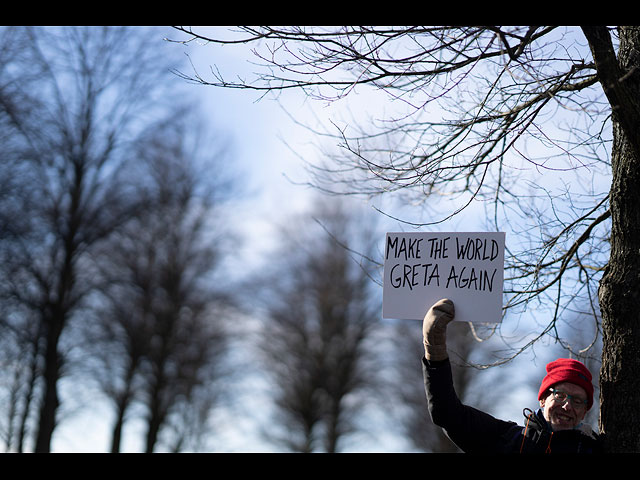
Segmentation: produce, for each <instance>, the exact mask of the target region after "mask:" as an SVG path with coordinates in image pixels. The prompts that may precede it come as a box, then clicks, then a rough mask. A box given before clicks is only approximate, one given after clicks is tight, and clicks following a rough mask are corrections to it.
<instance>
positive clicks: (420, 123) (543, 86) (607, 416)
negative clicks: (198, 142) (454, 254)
mask: <svg viewBox="0 0 640 480" xmlns="http://www.w3.org/2000/svg"><path fill="white" fill-rule="evenodd" d="M179 30H180V31H181V32H182V33H184V34H186V35H187V37H186V38H187V40H186V41H187V42H188V41H192V40H194V39H199V40H205V41H208V42H210V44H215V43H217V44H225V45H227V46H229V45H236V46H238V45H239V46H245V45H249V44H250V45H252V46H255V48H254V52H255V55H256V56H257V57H258V61H259V62H261V63H262V65H261V66H262V68H261V69H260V68H258V72H257V75H256V77H255V78H249V79H247V80H244V79H241V80H239V81H228V79H227V78H226V77H223V76H222V75H221V73H220V71H219V70H214V71H213V73H214V77H213V78H212V79H206V78H204V77H202V76H200V75H199V74H198V73H197V72H196V74H195V75H194V76H193V77H192V78H194V79H196V80H198V81H201V82H203V83H207V84H212V85H217V86H220V87H224V88H245V89H251V90H255V91H258V92H262V93H264V94H266V93H268V92H276V93H279V92H283V91H286V90H294V89H300V90H302V91H304V92H305V94H307V95H309V96H311V97H313V98H316V99H320V100H322V101H323V102H333V101H337V100H340V99H343V98H346V97H348V96H351V95H350V94H351V93H352V92H358V93H361V92H363V91H364V89H365V88H366V87H368V86H370V87H372V89H371V90H374V91H375V92H377V93H379V94H380V95H383V96H386V98H385V99H386V100H390V101H387V102H386V103H385V105H387V106H391V105H392V104H393V106H394V107H393V108H395V110H394V112H395V114H392V115H391V117H392V118H389V116H387V117H385V118H382V119H381V120H380V121H377V120H378V119H376V118H373V119H372V120H370V121H363V120H362V119H360V121H359V122H358V123H359V124H360V125H364V128H362V129H358V128H357V127H356V125H354V124H347V125H345V126H344V127H343V126H339V128H338V129H337V132H336V135H335V136H336V138H338V139H339V142H340V145H341V146H342V147H343V149H344V150H343V151H344V152H345V155H344V157H342V158H336V159H335V160H336V161H335V162H334V163H329V164H327V165H322V166H321V168H318V169H317V170H316V173H318V175H317V176H316V177H315V178H314V183H315V184H316V185H317V186H319V188H323V189H327V190H333V191H335V190H336V189H338V191H339V192H340V193H343V192H344V191H349V192H352V193H354V192H357V193H362V194H366V195H379V194H382V193H387V192H394V193H395V194H396V195H398V196H401V197H402V198H404V199H409V200H412V201H413V203H412V205H414V206H415V205H417V204H420V203H421V204H422V205H424V207H425V208H424V209H422V210H420V211H418V213H419V214H416V213H414V212H415V211H412V212H410V213H407V211H406V210H404V211H403V210H398V212H400V214H399V215H392V214H391V213H388V212H385V213H387V214H388V215H390V216H394V217H403V220H404V221H406V222H407V223H408V224H411V225H413V226H420V227H427V226H433V225H437V224H440V223H442V222H444V221H445V220H447V219H449V218H451V217H452V216H453V215H456V214H458V213H460V212H462V211H465V210H469V209H476V208H477V209H479V211H480V212H481V213H482V215H483V216H484V217H485V218H486V219H487V220H490V222H487V223H488V224H489V223H492V224H493V225H492V226H491V227H490V226H489V225H487V228H495V229H500V230H508V231H509V233H510V237H509V238H513V239H514V240H512V241H510V242H509V252H508V256H507V259H506V270H507V272H506V273H507V275H505V278H506V280H507V282H506V284H505V293H506V301H505V306H506V307H507V308H506V309H505V313H507V314H510V315H515V314H517V313H518V311H524V310H526V309H530V308H532V306H536V307H537V308H545V309H546V310H547V311H546V312H545V315H544V320H542V318H543V317H542V316H541V315H536V319H537V320H538V321H539V323H540V326H539V329H538V334H537V335H534V336H533V337H530V338H526V339H525V340H524V342H523V343H522V344H520V345H514V347H513V351H512V352H511V354H510V355H508V356H507V357H505V358H504V359H503V360H501V361H500V362H503V361H507V360H509V359H510V358H513V357H514V356H515V355H517V354H519V353H520V352H523V351H524V350H526V349H528V348H529V347H530V346H532V345H533V344H535V342H537V341H538V340H539V339H541V338H544V337H546V336H549V335H550V336H554V337H556V338H557V340H558V341H563V339H562V338H560V337H559V336H558V335H557V332H559V331H560V330H561V329H560V328H558V327H559V326H560V325H561V324H562V323H563V322H564V321H565V320H564V319H565V317H566V316H567V314H571V313H572V310H577V309H578V308H581V307H582V306H583V305H590V308H591V309H592V315H593V317H594V318H599V316H598V314H597V310H596V309H597V308H598V307H597V305H598V304H599V307H600V310H601V313H602V333H603V337H604V339H603V351H602V371H601V375H600V386H601V419H600V429H601V431H602V432H604V433H606V438H607V448H608V449H609V450H610V451H638V450H640V446H639V444H638V438H640V434H639V433H638V430H637V428H638V427H637V425H638V424H639V422H635V421H629V419H631V418H635V416H636V413H635V411H636V410H637V409H636V408H633V407H632V406H637V405H639V404H640V388H639V385H638V380H637V377H636V375H635V372H636V371H637V369H638V366H640V365H638V362H640V360H639V359H638V356H637V355H636V354H635V352H637V350H638V344H639V343H640V329H638V328H637V326H635V325H637V318H638V317H637V315H638V314H637V312H638V311H640V309H639V308H638V307H639V305H638V302H639V301H640V300H637V295H635V294H633V293H632V292H634V291H635V290H637V285H638V281H639V278H638V275H639V273H638V272H640V269H639V268H637V267H638V262H639V261H640V254H639V253H638V252H640V250H639V249H638V248H637V247H638V244H639V243H640V240H639V239H640V237H639V235H638V233H637V228H638V227H637V225H638V224H639V222H638V219H637V215H638V213H637V212H638V210H637V208H635V205H637V198H636V195H637V193H636V192H638V191H640V189H638V188H637V185H638V182H639V180H638V176H637V175H636V174H635V172H637V171H639V169H638V168H637V162H638V161H640V157H639V155H640V140H638V132H639V131H640V129H639V128H638V127H639V122H640V106H639V104H638V102H639V101H638V99H639V98H640V95H638V93H639V92H638V90H639V89H640V76H639V75H638V74H637V70H638V67H639V66H640V56H639V55H638V54H637V52H638V50H639V49H640V48H639V46H640V36H639V34H640V30H639V29H638V27H633V26H632V27H625V26H621V27H617V28H609V27H604V26H585V27H574V28H569V27H555V26H547V27H545V26H522V27H517V26H514V27H501V26H482V27H456V28H452V27H437V26H434V27H399V28H395V27H386V28H373V27H341V28H315V27H285V28H277V27H259V28H251V27H241V28H239V29H238V30H237V31H236V32H235V33H234V32H232V34H231V35H227V34H226V33H225V34H223V33H221V32H218V31H213V32H211V31H207V30H202V31H201V30H198V29H191V28H179ZM374 103H376V102H370V104H374ZM438 194H445V195H446V196H447V198H448V199H454V200H455V201H454V202H450V203H448V205H446V206H444V209H443V210H438V209H434V208H432V206H433V205H434V203H433V197H434V196H435V195H438ZM427 199H428V200H427ZM449 206H450V207H449ZM438 207H439V208H442V207H443V205H438ZM475 211H478V210H475ZM421 214H424V215H426V217H425V218H426V220H423V219H422V218H421ZM605 267H606V269H605ZM597 289H599V302H596V301H595V297H596V290H597ZM578 306H579V307H578ZM569 316H570V317H571V318H573V319H575V316H573V315H569ZM623 399H624V400H623Z"/></svg>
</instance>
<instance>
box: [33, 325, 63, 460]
mask: <svg viewBox="0 0 640 480" xmlns="http://www.w3.org/2000/svg"><path fill="white" fill-rule="evenodd" d="M63 324H64V322H63V321H62V320H60V319H57V318H53V319H52V321H51V322H50V324H49V328H48V331H47V337H46V346H45V367H44V394H43V400H42V404H41V406H40V420H39V422H38V436H37V438H36V446H35V452H36V453H49V451H50V450H51V437H52V436H53V430H54V429H55V427H56V412H57V410H58V406H59V405H60V400H59V398H58V378H59V377H60V355H59V353H58V341H59V340H60V334H61V333H62V327H63Z"/></svg>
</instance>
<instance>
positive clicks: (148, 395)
mask: <svg viewBox="0 0 640 480" xmlns="http://www.w3.org/2000/svg"><path fill="white" fill-rule="evenodd" d="M187 111H188V109H187V108H185V109H184V110H183V111H182V112H174V113H173V114H172V115H171V116H170V117H169V118H168V119H167V120H166V121H164V122H159V123H156V124H153V125H152V126H151V127H150V128H149V129H148V130H147V131H146V133H145V134H144V135H142V137H141V140H140V142H139V144H138V146H137V147H136V148H135V155H136V158H137V159H138V164H137V169H136V170H137V173H138V175H137V176H138V178H139V179H140V180H139V185H140V190H141V191H143V192H144V194H143V195H144V201H141V202H140V204H141V205H144V207H143V208H141V209H140V210H139V211H138V213H137V215H136V216H135V217H134V218H132V219H131V220H130V221H129V222H128V223H127V224H126V225H125V226H124V228H122V229H121V230H120V231H119V232H117V233H116V234H115V235H113V236H112V238H111V239H110V241H109V242H105V243H104V244H103V251H102V252H101V255H100V258H101V259H102V262H101V265H102V267H101V272H102V275H103V278H104V279H105V282H104V283H105V285H106V286H107V287H106V288H105V289H104V290H103V291H102V292H101V294H100V295H99V296H97V297H96V303H97V304H98V305H102V307H99V308H98V310H97V312H96V316H97V319H96V322H95V323H96V324H97V325H99V326H100V330H99V331H96V330H95V329H90V330H89V335H90V336H93V338H94V341H93V342H91V344H92V345H93V346H94V348H93V349H92V352H93V355H94V356H95V357H97V358H101V359H102V362H101V367H99V369H98V375H97V376H98V378H99V379H100V383H101V385H102V389H103V391H104V393H105V394H106V395H107V396H108V397H109V398H110V399H111V400H112V401H113V405H114V407H115V411H116V416H115V418H116V420H115V422H114V426H113V434H112V447H111V451H112V452H117V451H119V445H120V437H121V434H122V427H123V424H124V421H125V413H126V411H127V409H129V407H131V406H132V405H133V404H134V402H135V403H138V404H141V405H142V406H144V409H145V410H146V414H145V417H146V421H147V438H146V447H145V449H146V451H147V452H152V451H153V450H154V448H155V447H156V445H157V444H158V441H159V434H160V433H161V431H162V430H163V428H164V427H165V426H167V425H168V422H169V421H171V426H172V428H173V430H174V431H175V432H178V434H177V435H178V439H177V440H176V439H174V440H171V442H172V443H173V444H174V447H173V449H176V448H180V447H181V446H183V445H184V444H185V443H187V442H189V441H190V440H193V438H187V437H189V436H191V435H190V434H189V432H190V431H195V430H194V429H193V428H192V427H194V426H199V427H201V428H204V427H205V425H206V420H207V417H208V415H209V413H210V411H211V409H212V408H213V407H214V406H215V405H216V402H217V400H218V399H219V398H220V397H221V395H220V393H219V391H218V390H220V388H219V385H220V382H221V381H224V380H225V379H226V378H225V374H226V373H228V370H227V368H226V366H225V365H224V364H223V363H224V356H225V353H226V350H227V344H228V339H227V337H228V333H227V332H226V330H225V322H226V321H227V317H228V315H229V314H228V312H227V310H228V309H229V308H230V307H231V306H232V301H231V296H230V288H231V286H230V285H228V284H225V285H220V283H219V282H216V276H217V272H218V271H219V270H220V268H221V262H222V260H223V259H224V256H225V252H226V251H227V249H228V248H229V247H230V246H231V245H232V244H233V243H232V242H233V235H232V232H231V230H230V228H229V227H228V219H227V218H226V217H225V216H224V215H223V214H222V210H221V209H222V208H223V206H224V205H225V201H226V200H228V199H229V198H230V196H231V195H232V194H233V193H234V190H233V189H232V186H231V180H230V178H231V177H230V175H228V174H225V171H227V170H228V169H227V168H225V162H224V160H225V156H224V153H225V144H224V143H222V144H221V143H219V142H220V140H219V139H213V140H211V139H207V138H206V137H200V136H198V135H196V134H195V133H194V132H196V131H197V128H196V127H197V125H198V122H197V117H196V116H195V115H186V112H187ZM215 141H217V142H218V145H216V144H215V143H213V142H215ZM213 171H215V172H216V173H215V175H211V174H210V172H213ZM203 400H204V401H203ZM196 403H198V404H199V407H198V408H194V412H198V415H196V419H195V420H193V419H191V417H193V415H189V412H188V410H189V409H190V408H192V407H195V406H196ZM177 410H181V411H182V412H183V413H186V415H174V412H176V411H177ZM179 416H180V417H181V418H182V420H180V419H179V418H178V417H179ZM179 420H180V421H179ZM183 420H189V421H191V423H192V425H191V427H189V428H186V423H184V422H183ZM194 421H196V422H197V423H196V424H195V425H194V423H193V422H194ZM196 430H197V429H196ZM192 448H195V446H193V445H192Z"/></svg>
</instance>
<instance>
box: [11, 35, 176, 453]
mask: <svg viewBox="0 0 640 480" xmlns="http://www.w3.org/2000/svg"><path fill="white" fill-rule="evenodd" d="M1 34H2V42H3V44H2V45H1V46H0V51H3V52H5V51H8V50H9V49H10V48H14V47H15V46H16V45H19V46H20V50H19V51H18V52H17V54H16V55H11V56H9V58H8V62H6V63H3V68H2V79H1V80H0V83H1V84H2V92H1V96H2V100H1V101H0V118H1V120H0V121H1V123H2V124H3V126H4V127H5V128H3V134H2V142H3V145H2V151H3V152H5V151H6V152H9V153H10V154H9V155H6V156H5V155H4V153H3V158H2V173H3V180H2V184H5V182H6V181H7V180H6V177H5V176H4V174H11V180H10V182H11V185H12V186H15V188H12V189H11V193H12V194H13V195H12V196H11V198H7V199H3V202H4V200H6V202H4V203H5V204H7V205H8V204H10V205H11V207H12V208H11V212H13V213H14V215H12V216H11V217H5V216H3V225H7V228H8V231H9V232H10V238H11V240H12V241H11V242H6V243H4V240H3V246H4V247H6V248H3V250H2V252H3V258H2V264H3V275H4V281H3V285H2V287H3V288H2V290H3V296H4V298H7V299H11V301H12V302H15V303H17V304H19V305H21V306H22V307H24V308H27V309H28V310H29V311H31V312H35V313H36V314H37V316H38V322H39V324H40V328H38V329H36V333H37V334H38V335H40V337H39V338H37V339H35V338H34V339H33V342H34V344H36V343H37V344H38V353H37V355H38V356H39V358H40V359H41V370H39V373H41V377H40V378H41V379H42V382H43V383H42V390H41V394H42V396H41V398H40V401H39V408H40V411H39V414H38V415H39V419H38V421H37V424H38V431H37V436H36V442H35V447H34V448H35V450H36V451H38V452H47V451H49V450H50V445H51V438H52V435H53V432H54V429H55V427H56V422H57V419H56V413H57V411H58V407H59V405H60V398H59V392H58V381H59V379H60V378H61V377H62V375H63V374H64V373H65V354H64V349H63V348H61V345H62V343H61V342H70V341H71V338H70V337H69V335H68V334H67V333H68V326H69V324H70V321H71V319H72V317H73V316H74V314H75V313H77V312H78V311H79V310H78V309H79V308H80V306H81V304H82V301H83V300H84V299H85V298H86V296H87V294H88V293H89V292H91V291H92V289H93V288H94V286H95V282H94V275H93V272H92V267H91V260H92V257H91V256H92V253H93V251H94V249H95V248H96V246H97V245H99V243H100V242H101V241H103V240H104V239H105V238H107V237H108V236H109V235H110V234H111V233H113V232H114V230H116V229H117V228H119V227H120V226H121V225H122V223H123V222H124V221H126V220H127V219H128V218H130V216H131V215H132V214H133V213H134V212H135V208H134V207H135V206H134V205H132V204H131V201H130V200H131V198H132V197H131V196H129V195H128V193H129V190H128V189H129V187H130V186H131V185H132V182H131V181H130V180H131V178H130V177H127V174H126V172H125V166H126V163H127V160H131V159H132V158H131V157H130V156H127V154H126V149H127V148H128V147H129V146H130V145H131V144H132V143H131V142H135V139H136V135H137V132H139V130H140V124H141V123H143V122H144V121H145V117H146V116H147V115H148V117H146V118H147V119H148V118H153V115H155V113H157V112H158V111H159V110H160V108H161V105H162V102H161V101H158V98H157V97H156V93H158V92H159V91H160V87H164V86H166V85H163V83H162V82H161V81H160V79H161V78H163V77H164V78H165V79H166V78H167V76H168V75H170V67H171V66H174V65H172V64H170V63H169V61H168V57H167V56H166V55H165V54H163V52H161V49H150V48H148V40H149V38H151V37H150V35H152V33H151V32H149V31H146V30H145V29H138V30H135V29H126V28H108V27H90V28H76V27H68V28H45V27H41V28H5V27H3V28H2V31H1ZM5 146H6V147H7V148H5ZM18 321H19V320H14V325H16V323H15V322H18ZM17 328H21V327H19V326H18V327H17Z"/></svg>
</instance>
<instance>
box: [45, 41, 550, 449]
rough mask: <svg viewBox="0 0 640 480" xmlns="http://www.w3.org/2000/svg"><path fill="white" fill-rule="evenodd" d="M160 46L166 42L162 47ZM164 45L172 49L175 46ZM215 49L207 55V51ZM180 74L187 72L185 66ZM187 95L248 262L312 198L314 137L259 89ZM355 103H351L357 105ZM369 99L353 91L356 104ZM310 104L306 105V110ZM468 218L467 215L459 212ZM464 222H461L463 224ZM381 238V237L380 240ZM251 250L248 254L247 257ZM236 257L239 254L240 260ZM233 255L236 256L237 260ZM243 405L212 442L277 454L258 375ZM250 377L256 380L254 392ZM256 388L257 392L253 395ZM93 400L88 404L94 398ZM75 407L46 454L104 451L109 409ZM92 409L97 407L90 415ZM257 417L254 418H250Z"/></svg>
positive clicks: (226, 53) (386, 440) (239, 66)
mask: <svg viewBox="0 0 640 480" xmlns="http://www.w3.org/2000/svg"><path fill="white" fill-rule="evenodd" d="M165 47H166V45H165ZM171 48H175V49H180V48H182V47H181V46H179V45H177V44H173V45H171ZM185 51H186V52H188V53H189V55H190V56H191V57H192V59H193V61H194V64H195V65H196V66H197V68H198V69H199V71H200V72H201V73H203V74H206V69H208V68H209V66H210V65H212V64H214V63H215V64H216V65H218V67H219V68H220V69H221V71H222V73H223V74H225V75H227V76H233V75H236V74H239V75H242V74H245V75H246V74H248V73H250V69H251V67H250V65H249V64H248V63H246V60H247V59H248V58H249V57H245V58H242V57H238V56H237V55H236V53H235V52H236V50H231V49H219V48H215V49H214V48H208V47H207V46H189V47H187V48H186V49H185ZM214 52H215V53H214ZM185 73H190V72H189V71H186V72H185ZM189 88H191V89H193V92H194V94H196V95H197V96H198V98H200V99H201V107H202V111H203V113H204V116H205V118H206V120H207V121H208V122H209V123H210V125H211V128H213V129H217V130H219V131H220V133H221V134H222V135H223V136H228V138H229V141H230V144H231V146H232V155H231V158H233V161H234V162H235V164H236V167H237V172H240V173H241V175H242V179H243V186H244V187H245V188H246V192H247V193H246V195H245V197H243V198H242V199H239V201H238V202H237V204H236V208H237V217H236V218H235V220H237V224H238V225H240V226H241V227H242V233H243V236H244V237H245V238H246V239H248V242H247V243H246V247H245V250H244V251H243V252H242V253H243V255H249V258H252V259H253V260H258V261H259V260H261V258H262V256H263V255H264V253H265V252H266V251H267V249H268V248H269V247H270V246H271V245H272V243H271V242H270V241H271V239H273V238H274V236H273V234H274V232H275V228H276V226H277V223H278V220H279V219H282V218H286V217H287V216H288V215H290V214H293V213H296V212H299V211H303V210H305V209H306V208H307V207H308V206H309V205H310V204H311V202H312V201H313V198H314V197H313V196H314V192H313V191H312V190H311V189H309V188H306V187H303V186H299V185H295V184H294V182H295V181H299V182H304V181H305V180H306V179H307V177H306V172H305V170H304V167H303V165H302V163H301V161H300V157H303V158H308V159H313V158H314V155H318V150H317V149H316V144H315V143H314V142H315V141H316V139H315V138H313V137H311V136H310V135H309V132H308V131H307V130H306V129H304V128H303V127H301V126H299V125H296V124H295V123H294V122H293V120H292V119H291V118H289V116H288V115H287V114H286V113H285V112H284V111H283V110H282V108H281V106H280V105H279V104H278V103H277V102H276V101H274V100H273V99H270V98H268V97H266V98H263V99H261V100H260V101H257V99H258V96H259V94H258V93H256V92H252V91H243V90H221V89H217V88H215V87H212V86H203V85H192V86H190V87H189ZM282 100H283V102H284V103H285V105H286V106H287V108H288V109H289V110H290V111H291V112H292V113H294V114H295V116H296V118H297V119H299V120H301V121H302V122H305V121H307V120H308V121H311V120H312V119H313V117H315V116H316V115H321V116H325V117H330V116H332V115H339V113H340V109H342V108H345V107H346V106H347V105H343V104H342V103H337V104H332V105H330V106H329V105H322V104H319V103H315V104H313V105H310V104H309V103H308V102H307V103H305V102H304V98H303V97H302V96H301V95H300V92H295V93H294V94H293V95H291V96H286V95H285V97H284V98H283V99H282ZM358 102H359V103H358ZM368 103H369V104H370V102H369V99H368V98H366V97H365V96H361V97H359V98H357V99H356V108H358V105H367V104H368ZM312 106H313V110H312V109H311V107H312ZM467 218H468V217H467ZM465 226H467V225H465ZM382 240H383V239H382V238H381V241H382ZM251 255H253V257H251ZM246 258H247V257H246V256H243V257H242V259H246ZM239 260H240V259H239ZM521 368H522V370H523V371H524V370H527V372H528V371H529V370H535V369H539V368H540V364H538V365H535V364H532V363H531V362H529V363H528V364H525V365H522V367H521ZM246 382H247V385H246V387H247V388H246V389H245V390H243V391H246V392H249V394H248V395H247V396H246V398H245V400H246V402H245V403H243V404H242V405H238V406H236V408H235V409H231V410H229V409H227V410H222V411H221V412H219V414H218V415H217V416H216V417H215V421H216V425H217V426H218V427H219V429H220V431H221V432H223V433H222V435H221V436H220V437H218V438H217V439H215V440H214V442H213V446H214V450H215V451H230V452H272V451H278V450H277V449H276V447H274V446H273V445H271V444H269V443H266V442H264V441H261V440H260V438H259V435H257V428H258V424H257V423H256V421H255V420H254V418H253V417H252V416H251V415H243V413H246V412H249V411H250V412H251V413H255V412H263V413H262V414H263V415H265V414H266V413H268V410H267V407H266V405H268V401H267V400H266V398H265V397H264V395H262V392H264V388H265V385H264V384H263V383H260V382H261V379H259V378H253V377H251V376H249V378H248V379H247V381H246ZM252 382H258V383H257V386H258V387H257V390H255V388H256V387H255V386H254V384H253V383H252ZM256 391H258V392H259V394H258V395H254V393H255V392H256ZM95 401H96V400H94V397H92V398H91V402H95ZM76 404H77V407H78V410H77V411H74V412H73V415H71V416H69V418H67V419H64V421H62V422H61V423H60V425H59V426H58V427H57V429H56V431H55V434H54V439H53V444H52V450H53V451H54V452H104V451H107V450H108V448H109V445H108V442H109V439H110V432H109V425H110V420H111V412H110V409H109V408H108V406H107V405H106V404H101V403H100V402H98V403H97V404H96V403H88V402H86V401H84V399H78V400H77V401H76ZM521 409H522V406H521V405H518V406H517V407H516V408H515V409H514V410H513V411H509V412H506V413H505V415H506V418H507V419H512V420H514V421H520V417H521ZM96 412H101V413H100V414H98V415H96ZM258 418H259V417H258ZM143 429H144V427H143V425H142V424H141V422H139V421H137V420H135V419H132V420H131V421H130V422H129V423H127V425H126V427H125V436H124V439H123V448H122V451H123V452H139V451H141V450H142V440H141V439H142V433H143ZM384 430H385V429H384V425H383V426H382V429H381V431H379V432H377V434H376V436H375V437H372V438H371V439H370V440H371V441H370V442H364V443H363V444H362V445H363V447H362V448H364V449H365V450H366V451H380V452H402V451H406V449H407V444H406V443H404V442H403V441H402V440H401V439H399V438H397V437H395V436H393V435H391V434H386V433H385V432H384Z"/></svg>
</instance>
